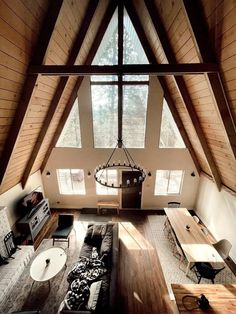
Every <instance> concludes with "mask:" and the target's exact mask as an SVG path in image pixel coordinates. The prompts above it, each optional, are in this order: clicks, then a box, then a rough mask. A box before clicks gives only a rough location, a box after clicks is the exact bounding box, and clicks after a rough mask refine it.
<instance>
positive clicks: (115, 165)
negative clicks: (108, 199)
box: [94, 139, 146, 189]
mask: <svg viewBox="0 0 236 314" xmlns="http://www.w3.org/2000/svg"><path fill="white" fill-rule="evenodd" d="M117 149H122V150H123V153H124V156H125V160H124V162H121V161H118V162H116V161H112V160H113V157H114V154H115V152H116V150H117ZM111 169H117V170H120V171H122V170H123V171H132V174H133V175H132V179H131V178H130V179H129V178H128V179H127V180H125V181H124V180H122V182H121V183H119V184H118V183H116V182H114V181H113V180H111V179H110V180H109V176H108V175H107V171H108V170H111ZM94 178H95V180H96V181H97V182H98V183H99V184H101V185H103V186H106V187H109V188H115V189H124V188H132V187H135V186H139V185H141V184H142V183H143V181H144V180H145V178H146V171H145V170H144V169H142V168H141V167H140V166H139V165H137V164H136V163H135V161H134V159H133V158H132V156H131V155H130V153H129V151H128V150H127V148H126V147H125V145H124V144H123V141H122V139H118V140H117V145H116V147H115V148H114V149H113V151H112V153H111V155H110V157H109V158H108V160H107V162H106V164H105V163H104V164H103V165H99V166H98V167H97V168H96V169H95V174H94Z"/></svg>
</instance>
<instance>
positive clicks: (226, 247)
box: [213, 239, 232, 259]
mask: <svg viewBox="0 0 236 314" xmlns="http://www.w3.org/2000/svg"><path fill="white" fill-rule="evenodd" d="M213 246H214V248H215V249H216V250H217V251H218V253H219V254H220V256H221V257H222V258H223V259H226V258H227V257H229V252H230V250H231V248H232V244H231V243H230V242H229V241H228V240H227V239H222V240H220V241H218V242H216V243H213Z"/></svg>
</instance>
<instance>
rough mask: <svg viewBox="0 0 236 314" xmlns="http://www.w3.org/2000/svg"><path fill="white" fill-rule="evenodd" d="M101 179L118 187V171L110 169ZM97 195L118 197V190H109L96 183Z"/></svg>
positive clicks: (104, 172)
mask: <svg viewBox="0 0 236 314" xmlns="http://www.w3.org/2000/svg"><path fill="white" fill-rule="evenodd" d="M100 179H101V181H102V182H103V183H105V182H110V183H114V185H117V184H118V181H117V180H118V179H117V170H113V169H108V170H105V171H103V173H102V175H101V177H100ZM96 193H97V195H117V194H118V189H114V188H109V187H106V186H103V185H101V184H100V183H98V182H96Z"/></svg>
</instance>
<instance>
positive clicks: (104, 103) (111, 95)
mask: <svg viewBox="0 0 236 314" xmlns="http://www.w3.org/2000/svg"><path fill="white" fill-rule="evenodd" d="M91 91H92V111H93V134H94V147H95V148H114V147H115V145H116V143H117V134H118V115H117V110H118V109H117V107H118V102H117V86H109V85H104V86H96V85H92V86H91Z"/></svg>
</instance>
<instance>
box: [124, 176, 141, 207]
mask: <svg viewBox="0 0 236 314" xmlns="http://www.w3.org/2000/svg"><path fill="white" fill-rule="evenodd" d="M140 175H141V174H140V172H139V171H122V183H125V182H126V181H127V180H130V181H131V180H133V179H134V178H136V179H137V180H138V178H139V176H140ZM141 197H142V184H140V185H137V186H134V187H130V188H127V189H122V208H141Z"/></svg>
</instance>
